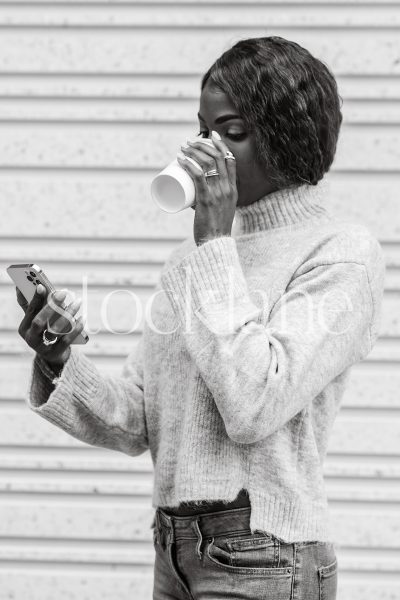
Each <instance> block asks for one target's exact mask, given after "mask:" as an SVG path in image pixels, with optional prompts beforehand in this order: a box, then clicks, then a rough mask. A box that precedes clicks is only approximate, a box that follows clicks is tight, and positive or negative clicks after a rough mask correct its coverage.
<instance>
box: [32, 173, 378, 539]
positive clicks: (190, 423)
mask: <svg viewBox="0 0 400 600" xmlns="http://www.w3.org/2000/svg"><path fill="white" fill-rule="evenodd" d="M325 188H326V186H325V182H320V183H319V184H318V185H317V186H311V185H308V184H304V185H302V186H300V187H293V186H291V187H288V188H285V189H281V190H279V191H276V192H273V193H270V194H268V195H266V196H264V197H262V198H260V199H259V200H257V201H256V202H254V203H253V204H251V205H249V206H242V207H237V208H236V211H235V219H234V227H233V230H232V235H231V236H228V235H225V236H221V237H217V238H215V239H211V240H209V241H207V242H205V243H203V244H202V245H200V246H197V245H196V244H195V242H194V240H193V237H192V236H189V237H188V238H187V239H185V240H184V241H183V242H182V243H180V244H179V245H178V246H177V247H176V248H175V249H174V251H173V252H172V253H171V255H170V256H169V258H168V260H167V261H166V263H165V265H164V267H163V269H162V271H161V273H160V277H159V280H158V283H157V285H156V287H155V288H154V292H155V295H154V297H153V305H152V310H151V317H152V321H150V319H146V320H145V321H144V325H143V333H142V335H141V336H140V338H139V341H138V343H137V345H136V346H135V347H134V349H133V350H132V352H131V353H130V354H129V355H128V356H127V358H126V360H125V362H124V364H123V366H122V370H121V374H120V375H119V376H114V375H113V376H112V375H108V374H104V373H103V372H101V370H99V369H98V368H97V367H96V365H95V364H94V362H92V361H91V360H90V359H89V358H88V357H87V356H86V355H85V354H84V353H83V352H82V351H80V350H78V348H77V347H76V346H73V347H72V349H71V354H70V357H69V359H68V361H67V362H66V363H65V365H64V368H63V370H62V373H61V376H60V377H55V373H54V372H53V371H52V369H51V368H50V367H49V365H48V363H46V361H45V360H43V358H42V357H40V356H39V355H38V354H36V355H35V357H34V359H33V364H32V371H31V379H30V382H29V391H28V397H27V402H28V405H29V407H30V408H31V409H32V410H33V411H35V412H36V413H37V414H38V415H40V416H42V417H43V418H45V419H47V420H48V421H49V422H51V423H53V424H54V425H55V426H57V427H59V428H60V429H62V430H64V431H66V432H68V433H69V434H70V435H71V436H73V437H75V438H77V439H78V440H81V441H83V442H86V443H87V444H90V445H92V446H98V447H105V448H109V449H111V450H116V451H119V452H123V453H125V454H127V455H129V456H139V455H140V454H142V453H143V452H145V451H146V450H147V449H150V453H151V458H152V462H153V466H154V488H153V497H152V505H153V507H154V508H156V507H158V506H160V507H163V506H169V507H174V506H178V505H179V503H180V502H184V501H192V502H193V501H195V502H200V501H204V500H210V501H217V500H220V501H223V502H231V501H233V500H234V499H235V497H236V496H237V494H238V492H239V490H241V489H242V488H246V489H247V490H248V494H249V499H250V504H251V516H250V528H251V532H252V533H254V532H256V531H265V532H270V533H272V534H274V535H275V536H276V537H278V538H279V539H281V540H282V541H284V542H288V543H292V542H297V541H315V540H317V541H332V542H334V541H335V538H334V532H333V528H332V524H331V520H330V512H329V509H328V502H327V496H326V490H325V487H324V478H323V463H324V458H325V455H326V453H327V447H328V441H329V436H330V432H331V429H332V426H333V423H334V420H335V417H336V415H337V413H338V411H339V409H340V405H341V400H342V397H343V393H344V390H345V386H346V382H347V380H348V376H349V371H350V368H351V366H352V365H354V364H355V363H357V362H359V361H361V360H363V359H365V357H366V356H367V355H368V354H369V353H370V351H371V349H372V347H373V345H374V343H375V341H376V339H377V336H378V332H379V327H380V321H381V306H382V298H383V290H384V276H385V261H384V255H383V251H382V248H381V246H380V244H379V242H378V240H377V239H376V238H375V237H374V236H373V235H372V234H371V232H370V231H369V230H368V228H367V227H365V226H364V225H362V224H359V223H355V222H351V221H347V220H343V219H341V218H339V217H337V216H335V215H334V214H331V212H330V211H329V210H328V207H327V206H326V202H325V200H326V189H325Z"/></svg>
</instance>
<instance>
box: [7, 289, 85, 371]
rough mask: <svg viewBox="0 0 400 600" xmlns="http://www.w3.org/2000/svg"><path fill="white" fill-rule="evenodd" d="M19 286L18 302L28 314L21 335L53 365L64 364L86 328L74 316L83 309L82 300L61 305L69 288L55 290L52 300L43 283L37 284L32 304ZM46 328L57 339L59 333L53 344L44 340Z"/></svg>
mask: <svg viewBox="0 0 400 600" xmlns="http://www.w3.org/2000/svg"><path fill="white" fill-rule="evenodd" d="M15 289H16V292H17V300H18V304H19V305H20V306H21V308H22V309H23V311H24V313H25V316H24V317H23V319H22V321H21V323H20V325H19V328H18V333H19V335H20V336H21V337H22V338H23V339H24V340H25V342H26V343H27V344H28V346H30V347H31V348H32V349H33V350H35V351H36V352H37V353H38V354H40V356H42V357H43V358H44V359H45V360H46V361H47V362H49V363H50V364H51V365H54V366H55V367H62V366H63V365H64V363H66V362H67V360H68V358H69V356H70V354H71V348H70V344H71V343H72V342H73V341H74V339H75V338H76V337H77V335H78V334H79V333H80V332H81V331H82V329H83V327H84V322H83V318H82V317H79V318H78V319H76V320H75V318H74V315H75V314H76V313H77V312H78V310H79V308H80V304H81V299H79V298H78V299H77V300H75V301H73V302H71V303H70V304H69V305H68V306H67V308H65V309H64V308H62V307H61V303H62V301H63V300H64V299H65V298H66V296H67V293H68V290H67V291H63V290H58V291H57V292H56V293H54V294H55V295H50V294H49V296H48V299H49V302H46V290H45V288H44V286H42V285H41V284H40V285H38V286H37V288H36V291H35V295H34V297H33V298H32V300H31V302H29V303H28V302H27V301H26V299H25V297H24V295H23V294H22V292H21V291H20V290H19V288H18V287H16V288H15ZM53 307H55V308H53ZM56 308H57V310H58V312H57V311H56ZM66 313H67V314H68V315H69V317H68V318H67V317H66V316H62V315H64V314H66ZM60 315H61V316H60ZM71 321H72V323H71ZM45 329H48V330H49V333H48V334H46V336H47V337H48V338H49V339H54V336H55V335H58V336H59V338H58V340H57V341H56V343H55V344H53V345H52V346H46V345H45V344H44V342H43V338H42V334H43V331H44V330H45ZM53 333H54V335H53Z"/></svg>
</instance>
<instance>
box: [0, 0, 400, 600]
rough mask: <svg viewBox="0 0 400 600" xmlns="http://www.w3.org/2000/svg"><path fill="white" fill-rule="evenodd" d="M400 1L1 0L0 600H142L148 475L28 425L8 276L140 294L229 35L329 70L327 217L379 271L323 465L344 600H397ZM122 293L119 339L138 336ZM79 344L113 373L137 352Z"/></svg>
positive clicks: (38, 422) (96, 308) (178, 225)
mask: <svg viewBox="0 0 400 600" xmlns="http://www.w3.org/2000/svg"><path fill="white" fill-rule="evenodd" d="M399 27H400V2H387V1H386V2H385V3H380V2H378V1H369V2H368V1H364V2H360V1H353V2H351V3H346V2H333V1H328V0H318V1H316V0H309V1H308V2H307V3H303V2H300V1H295V0H292V1H291V2H287V1H284V0H281V1H280V2H261V1H254V2H233V1H223V0H219V1H217V2H213V3H212V4H210V3H207V2H204V1H202V0H196V1H193V2H191V1H183V0H182V1H179V0H176V1H175V2H172V3H170V2H163V1H161V0H159V1H158V2H157V3H153V2H145V1H143V2H130V1H121V0H119V2H114V1H112V0H108V1H106V0H104V1H103V2H92V1H89V0H87V1H82V2H79V3H74V2H70V1H67V0H64V2H59V1H58V0H53V1H51V2H43V1H42V2H41V3H39V2H35V1H33V0H25V2H18V1H14V2H9V3H7V2H2V1H0V208H1V219H0V335H1V337H0V600H3V599H6V598H7V599H8V598H14V600H22V599H23V600H26V598H29V600H39V599H40V600H50V599H51V600H54V599H56V600H61V599H64V598H65V599H67V598H68V599H70V600H78V599H79V600H83V599H84V598H87V599H88V600H115V599H116V598H118V599H119V600H128V598H129V599H131V598H134V599H135V600H149V599H150V598H151V591H152V580H153V561H154V551H153V547H152V542H151V530H150V523H151V518H152V515H153V509H152V507H151V491H152V465H151V460H150V456H149V454H148V453H146V454H144V455H142V456H141V457H136V458H131V457H128V456H126V455H123V454H120V453H117V452H111V451H108V450H101V449H98V448H93V447H89V446H87V445H85V444H82V443H80V442H78V441H77V440H75V439H73V438H71V437H69V436H68V435H67V434H64V432H62V431H61V430H59V429H57V428H55V427H53V426H51V425H50V424H49V423H47V422H46V421H44V420H43V419H41V418H40V417H38V416H36V415H35V414H33V413H31V412H30V411H29V409H28V408H27V406H26V404H25V401H24V397H25V396H26V393H27V386H28V378H29V375H30V368H31V361H32V357H33V352H31V351H30V349H29V348H28V347H27V346H26V344H25V343H24V342H23V341H22V340H21V338H20V337H19V336H18V334H17V328H18V325H19V322H20V320H21V319H22V314H23V313H22V310H21V309H20V307H19V306H18V305H17V304H16V299H15V289H14V287H13V285H12V284H10V281H9V279H8V277H7V275H6V273H5V271H4V269H5V268H6V267H7V266H8V265H9V264H10V263H14V262H15V263H18V262H28V261H34V262H36V263H38V264H39V265H41V266H42V267H43V268H44V269H45V270H46V272H47V273H48V275H49V276H50V277H51V279H52V280H53V281H54V283H55V284H56V286H57V287H68V288H69V289H70V290H72V291H74V292H76V293H77V294H81V293H82V287H81V286H82V283H83V281H84V280H86V281H87V284H88V325H89V327H90V328H91V329H92V330H94V329H96V328H98V327H100V326H101V317H100V309H101V305H102V303H103V304H104V299H105V296H106V295H107V294H108V293H109V292H110V291H112V290H114V289H116V288H118V289H130V290H133V291H135V292H136V293H137V294H138V295H139V297H140V298H141V299H143V303H144V302H145V301H146V298H148V297H149V295H150V293H151V291H152V286H153V285H154V284H155V281H156V279H157V276H158V274H159V272H160V269H161V267H162V264H163V263H164V261H165V260H166V258H167V256H168V254H169V253H170V251H171V250H172V249H173V248H174V247H175V246H176V245H177V244H178V243H179V242H180V241H181V240H182V239H183V238H184V237H186V236H187V235H190V234H191V231H192V223H193V211H191V210H187V211H184V212H183V213H181V214H178V215H167V214H165V213H162V212H161V211H160V210H158V209H157V208H156V207H155V206H154V204H153V202H152V199H151V197H150V192H149V185H150V181H151V179H152V177H153V176H154V175H155V174H156V173H157V172H158V171H159V170H160V169H161V168H163V167H164V166H165V165H166V164H167V162H169V161H170V160H172V158H173V157H174V156H175V154H176V152H177V150H178V149H179V145H180V144H181V143H182V142H183V141H184V140H185V139H186V137H187V136H193V135H194V134H196V133H197V132H198V126H197V119H196V114H197V110H198V101H199V93H200V91H199V89H200V78H201V75H202V73H204V71H205V70H206V69H207V68H208V67H209V65H210V64H211V63H212V62H213V61H214V60H215V58H217V56H219V55H220V54H221V53H222V52H223V51H224V50H225V49H227V48H228V47H230V46H231V45H232V44H233V43H234V42H236V41H237V40H238V39H240V38H245V37H256V36H261V35H280V36H282V37H286V38H288V39H291V40H294V41H296V42H298V43H299V44H301V45H303V46H305V47H306V48H307V49H308V50H309V51H310V52H312V53H313V54H314V55H316V56H317V57H318V58H320V59H321V60H323V61H324V62H326V63H327V65H328V66H329V67H330V68H331V70H332V71H333V72H334V74H335V76H336V78H337V81H338V86H339V93H340V94H341V96H342V97H343V99H344V105H343V115H344V122H343V128H342V133H341V138H340V142H339V146H338V151H337V155H336V159H335V162H334V165H333V168H332V170H331V172H330V173H329V175H327V176H326V181H327V182H329V187H330V194H329V197H328V198H327V203H328V205H329V206H330V208H331V209H332V210H334V211H335V212H336V213H338V214H341V215H343V216H346V217H348V218H352V219H355V220H357V221H359V222H362V223H364V224H365V225H367V226H368V227H369V228H370V230H371V232H372V233H373V234H374V235H376V236H377V237H378V239H379V241H380V242H381V244H382V247H383V249H384V252H385V256H386V261H387V275H386V289H385V297H384V314H383V321H382V328H381V334H380V337H379V340H378V342H377V344H376V346H375V348H374V350H373V351H372V353H371V354H370V355H369V356H368V358H367V360H365V361H364V362H363V363H361V364H359V365H357V366H355V367H354V368H353V374H352V377H351V381H350V385H349V387H348V390H347V392H346V394H345V398H344V401H343V408H342V410H341V411H340V413H339V416H338V418H337V421H336V422H335V426H334V429H333V432H332V437H331V440H330V444H329V451H328V456H327V460H326V464H325V467H324V473H325V477H326V488H327V493H328V498H329V502H330V507H331V512H332V518H333V520H334V524H335V531H336V534H337V556H338V562H339V584H338V600H389V599H390V600H393V599H395V598H400V591H399V590H400V565H399V549H400V548H399V547H400V514H399V500H400V462H399V454H400V444H399V441H400V435H399V434H400V405H399V391H398V390H399V388H400V370H399V361H400V323H399V314H400V210H399V208H400V207H399V193H398V190H399V184H400V170H399V164H400V163H399V158H400V136H399V133H400V127H399V125H400V104H399V99H400V35H399ZM129 308H131V305H130V304H129V300H128V297H127V295H125V297H123V296H122V295H121V297H120V298H119V299H117V298H116V299H114V301H110V304H109V311H108V315H109V319H110V323H111V325H112V326H113V327H114V329H118V330H119V331H124V330H127V329H129V327H131V326H132V318H130V319H127V317H126V315H127V310H128V309H129ZM140 331H141V327H140V328H138V329H137V330H136V331H135V332H134V333H132V334H130V335H117V334H114V335H113V334H111V333H109V332H107V331H106V330H105V329H104V328H103V330H102V331H100V333H98V334H97V335H92V336H91V341H90V343H89V345H88V346H87V347H85V348H84V351H85V353H87V355H88V356H89V357H90V358H92V359H93V360H94V361H95V363H96V365H98V366H99V367H101V368H102V369H104V372H109V373H119V372H120V370H121V366H122V363H123V361H124V360H125V357H126V355H127V354H128V352H129V350H130V349H131V348H132V346H133V344H135V343H136V342H137V339H138V336H139V335H140Z"/></svg>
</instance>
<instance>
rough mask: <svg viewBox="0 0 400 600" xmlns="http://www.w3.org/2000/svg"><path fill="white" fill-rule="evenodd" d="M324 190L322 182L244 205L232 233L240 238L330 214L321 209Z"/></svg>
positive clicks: (239, 210) (324, 194) (322, 207)
mask: <svg viewBox="0 0 400 600" xmlns="http://www.w3.org/2000/svg"><path fill="white" fill-rule="evenodd" d="M326 189H327V184H326V181H324V180H321V181H319V182H318V185H309V184H308V183H305V184H304V185H300V186H297V187H296V186H290V187H286V188H282V189H280V190H277V191H275V192H271V193H269V194H266V195H265V196H263V197H262V198H259V199H258V200H256V201H255V202H253V203H252V204H249V205H247V206H238V207H237V208H236V211H235V218H234V231H235V233H236V235H243V234H246V233H253V232H256V231H263V230H266V229H276V228H278V227H289V226H291V225H297V224H300V223H302V222H304V224H306V222H307V221H310V220H313V219H316V218H317V219H318V218H324V217H328V216H329V212H328V210H327V209H326V208H325V207H324V206H323V204H324V203H325V202H326V197H325V196H326Z"/></svg>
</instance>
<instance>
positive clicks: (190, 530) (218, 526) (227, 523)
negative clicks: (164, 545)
mask: <svg viewBox="0 0 400 600" xmlns="http://www.w3.org/2000/svg"><path fill="white" fill-rule="evenodd" d="M250 515H251V507H250V506H246V507H244V508H232V509H228V510H218V511H216V512H207V513H199V514H197V515H195V514H194V515H190V516H186V517H183V516H180V517H178V516H175V515H168V514H167V513H165V512H164V511H163V510H162V508H160V507H158V508H157V509H156V512H155V516H154V521H153V525H154V526H156V529H157V531H158V532H159V533H160V536H161V538H162V539H163V540H167V541H168V543H170V544H173V543H174V542H175V541H176V540H179V539H182V538H186V539H188V538H197V539H198V544H197V547H196V551H197V553H198V554H199V556H201V551H200V547H201V544H202V541H203V538H212V537H215V536H217V535H223V534H224V533H233V532H238V533H240V532H248V533H249V534H250V533H251V529H250ZM260 533H262V534H263V536H265V537H268V533H266V532H260Z"/></svg>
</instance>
